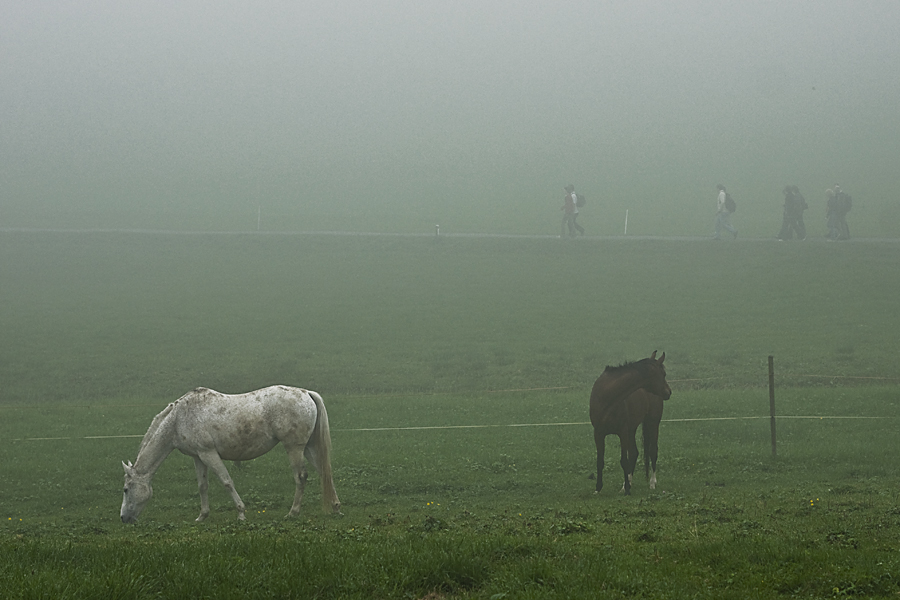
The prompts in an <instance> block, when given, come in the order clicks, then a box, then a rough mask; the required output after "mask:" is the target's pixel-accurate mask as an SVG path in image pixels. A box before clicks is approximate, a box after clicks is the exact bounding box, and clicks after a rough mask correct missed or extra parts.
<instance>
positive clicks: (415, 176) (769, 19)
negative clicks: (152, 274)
mask: <svg viewBox="0 0 900 600" xmlns="http://www.w3.org/2000/svg"><path fill="white" fill-rule="evenodd" d="M3 15H4V16H3V19H2V20H0V188H2V190H0V227H2V226H38V225H41V224H53V225H60V224H61V223H63V222H64V221H65V220H66V219H69V220H71V221H72V222H73V223H81V222H82V221H79V215H87V214H89V215H93V216H92V219H93V220H92V221H91V222H94V223H95V224H99V225H103V224H110V223H113V222H115V223H117V224H123V223H124V224H127V225H129V226H133V227H140V226H142V225H143V224H144V223H145V222H151V221H152V222H153V223H154V224H159V223H163V224H166V223H169V224H174V223H177V222H179V221H187V222H189V223H190V224H191V225H193V226H197V225H198V223H206V224H207V225H208V226H209V227H212V228H217V227H218V228H235V227H237V228H242V227H246V228H248V229H250V228H255V227H256V226H257V216H258V214H261V215H263V217H262V220H263V226H264V227H265V226H269V227H274V226H276V224H281V226H282V227H290V228H297V229H307V228H319V229H321V228H325V229H335V230H345V229H356V230H365V229H377V230H386V231H428V230H431V229H432V228H433V226H434V224H435V223H442V228H444V230H446V231H453V230H456V231H479V232H491V231H496V232H508V233H539V234H543V233H553V232H556V231H557V230H558V227H559V216H560V213H559V206H560V205H561V201H562V194H563V192H562V187H563V185H565V184H566V183H569V182H571V183H574V184H575V186H576V188H577V190H578V191H579V192H583V193H584V194H585V195H586V196H587V197H588V199H589V204H588V206H587V207H586V208H585V209H584V210H583V216H582V218H581V219H580V222H581V223H582V224H583V225H585V227H587V228H588V234H589V235H596V234H604V235H609V234H614V233H617V232H618V230H619V228H620V227H619V221H620V219H621V217H622V215H624V212H625V210H626V209H628V210H629V211H630V214H631V215H632V217H631V218H632V223H633V228H634V231H635V232H636V233H650V234H668V235H700V234H704V235H705V234H709V233H711V227H712V213H713V211H714V202H715V194H716V191H715V185H716V184H717V183H720V182H721V183H724V184H725V185H726V186H727V187H728V189H729V191H730V192H732V194H733V195H734V196H735V198H736V199H737V200H738V202H739V213H738V214H737V215H736V216H735V219H736V224H737V226H738V227H739V228H742V229H743V230H744V231H745V232H747V233H749V234H751V235H759V236H772V235H774V233H775V232H776V231H777V229H778V226H779V225H780V205H781V201H782V196H781V194H780V190H781V188H782V187H783V186H784V185H786V184H796V185H799V186H800V188H801V190H803V192H804V193H805V194H806V196H807V198H808V199H809V200H810V204H811V205H812V208H811V210H810V217H811V218H812V219H811V220H813V221H814V223H812V224H811V225H810V227H811V230H812V231H814V232H815V231H817V229H816V227H820V228H822V229H823V230H824V226H823V225H822V226H819V225H818V223H819V221H818V220H819V219H824V209H823V207H824V199H823V192H824V189H825V188H826V187H830V186H831V185H832V184H833V183H835V182H839V183H840V184H841V185H842V187H843V188H844V189H845V190H846V191H848V192H849V193H850V194H851V195H853V197H854V211H853V213H851V221H852V222H853V225H854V228H855V229H854V231H855V233H856V235H858V236H863V237H866V236H873V237H874V236H894V235H896V224H897V223H898V220H900V209H898V207H897V193H896V190H895V189H894V188H895V182H896V177H895V170H896V160H897V158H896V157H897V156H898V155H900V111H898V110H897V106H896V103H897V98H898V97H900V78H898V77H897V73H900V45H898V44H897V42H896V31H895V29H896V24H897V23H898V22H900V4H897V3H896V2H893V1H873V2H867V3H864V4H862V3H858V2H849V1H847V2H828V1H826V2H816V3H809V2H797V1H788V2H782V1H779V2H747V3H740V4H738V5H731V4H725V3H720V2H712V1H710V2H699V1H690V2H683V1H682V2H677V3H670V4H667V5H660V4H659V3H651V2H561V3H549V2H537V1H532V0H526V1H520V2H481V1H480V0H479V1H475V0H461V1H459V2H413V1H399V0H385V1H380V2H371V3H370V2H361V1H359V0H356V1H353V2H347V1H337V2H328V3H324V2H323V3H318V2H316V3H313V2H308V1H305V0H304V1H301V2H270V3H265V4H263V5H261V6H260V5H258V4H253V3H247V2H236V1H232V0H225V1H222V2H217V3H207V2H196V1H193V0H188V1H183V2H164V3H158V2H99V1H94V0H85V1H82V2H77V3H70V2H18V3H6V4H5V6H4V9H3ZM107 217H108V218H107ZM116 219H117V220H116ZM166 219H168V221H166Z"/></svg>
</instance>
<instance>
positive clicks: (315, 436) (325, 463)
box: [307, 390, 341, 512]
mask: <svg viewBox="0 0 900 600" xmlns="http://www.w3.org/2000/svg"><path fill="white" fill-rule="evenodd" d="M308 391H309V395H310V397H311V398H312V399H313V402H315V403H316V425H315V427H314V428H313V432H312V435H311V436H310V438H309V442H307V449H309V450H311V451H312V456H310V458H311V459H312V460H313V466H314V467H315V468H316V470H317V471H318V472H319V478H320V479H321V480H322V506H323V508H324V509H325V512H340V510H341V501H340V500H338V495H337V490H335V489H334V475H333V474H332V472H331V429H330V428H329V426H328V413H327V412H326V411H325V403H324V402H323V401H322V396H320V395H319V394H318V393H317V392H314V391H312V390H308Z"/></svg>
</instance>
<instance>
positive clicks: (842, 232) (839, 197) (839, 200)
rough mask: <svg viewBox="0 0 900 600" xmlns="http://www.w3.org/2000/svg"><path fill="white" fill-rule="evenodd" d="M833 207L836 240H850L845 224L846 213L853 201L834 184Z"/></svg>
mask: <svg viewBox="0 0 900 600" xmlns="http://www.w3.org/2000/svg"><path fill="white" fill-rule="evenodd" d="M834 206H835V229H836V230H837V232H836V233H837V237H835V238H834V239H836V240H849V239H850V226H849V225H848V224H847V213H848V212H850V208H851V207H852V206H853V199H852V198H851V197H850V195H849V194H847V193H846V192H845V191H844V190H842V189H841V186H839V185H838V184H834Z"/></svg>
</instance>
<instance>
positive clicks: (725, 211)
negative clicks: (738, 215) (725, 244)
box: [713, 183, 737, 240]
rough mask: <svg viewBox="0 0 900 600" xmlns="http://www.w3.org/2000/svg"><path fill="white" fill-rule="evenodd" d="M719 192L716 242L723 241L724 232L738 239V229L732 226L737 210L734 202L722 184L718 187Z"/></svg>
mask: <svg viewBox="0 0 900 600" xmlns="http://www.w3.org/2000/svg"><path fill="white" fill-rule="evenodd" d="M716 187H717V188H718V190H719V199H718V202H717V203H716V234H715V235H714V236H713V239H714V240H721V239H722V230H723V229H724V230H726V231H729V232H731V235H733V236H734V237H735V239H736V238H737V229H735V228H734V226H733V225H732V224H731V213H733V212H734V211H735V209H736V205H735V203H734V200H733V199H732V198H731V195H730V194H729V193H728V192H726V191H725V186H724V185H722V184H721V183H720V184H719V185H717V186H716Z"/></svg>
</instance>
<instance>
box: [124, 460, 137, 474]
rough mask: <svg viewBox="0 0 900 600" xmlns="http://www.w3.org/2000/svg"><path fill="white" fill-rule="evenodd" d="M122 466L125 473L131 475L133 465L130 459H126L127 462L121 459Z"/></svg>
mask: <svg viewBox="0 0 900 600" xmlns="http://www.w3.org/2000/svg"><path fill="white" fill-rule="evenodd" d="M122 466H123V467H124V468H125V474H126V475H131V474H133V473H134V468H133V465H132V464H131V461H130V460H129V461H128V463H127V464H126V463H125V461H122Z"/></svg>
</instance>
